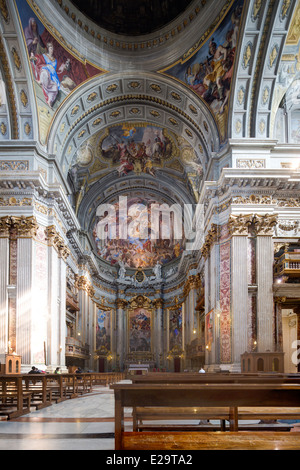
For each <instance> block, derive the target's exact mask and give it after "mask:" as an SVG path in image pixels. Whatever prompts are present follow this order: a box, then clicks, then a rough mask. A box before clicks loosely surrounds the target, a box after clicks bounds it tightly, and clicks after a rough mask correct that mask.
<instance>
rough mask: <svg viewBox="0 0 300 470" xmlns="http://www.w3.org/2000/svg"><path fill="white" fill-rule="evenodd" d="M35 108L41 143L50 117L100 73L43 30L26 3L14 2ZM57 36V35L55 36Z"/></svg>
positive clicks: (100, 71) (44, 28)
mask: <svg viewBox="0 0 300 470" xmlns="http://www.w3.org/2000/svg"><path fill="white" fill-rule="evenodd" d="M16 5H17V8H18V12H19V17H20V22H21V25H22V28H23V34H24V41H25V44H26V48H27V52H28V60H29V63H30V67H31V70H32V77H33V80H34V86H35V92H36V98H37V103H38V108H39V123H40V134H41V140H42V143H45V140H46V136H47V132H48V129H49V126H50V124H51V121H52V118H53V115H54V113H55V111H56V110H57V109H58V107H59V106H60V105H61V103H62V102H63V101H64V100H65V99H66V98H67V97H68V95H69V94H70V93H71V92H72V91H73V90H75V89H76V88H77V87H78V86H80V85H81V84H82V83H83V82H85V81H87V80H89V79H90V78H92V77H94V76H95V75H99V74H102V73H103V72H104V71H103V70H100V69H98V68H97V67H95V66H93V65H92V64H90V63H88V62H87V61H85V60H84V59H82V58H78V57H76V55H75V51H72V52H71V51H70V50H68V49H67V47H66V46H64V45H62V42H63V38H60V40H58V39H56V38H55V37H54V35H53V34H52V33H51V32H50V31H49V30H48V29H47V28H46V27H45V26H44V24H43V22H42V20H41V19H39V18H38V16H37V15H36V13H35V12H34V11H33V9H32V8H31V6H30V5H29V3H28V2H27V1H24V0H16ZM58 36H59V35H58Z"/></svg>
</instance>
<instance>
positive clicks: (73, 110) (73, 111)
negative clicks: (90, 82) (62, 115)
mask: <svg viewBox="0 0 300 470" xmlns="http://www.w3.org/2000/svg"><path fill="white" fill-rule="evenodd" d="M78 111H79V106H78V105H76V106H74V108H73V109H72V112H71V116H76V114H77V113H78Z"/></svg>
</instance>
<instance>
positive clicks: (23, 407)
mask: <svg viewBox="0 0 300 470" xmlns="http://www.w3.org/2000/svg"><path fill="white" fill-rule="evenodd" d="M31 399H32V392H28V391H24V390H23V381H22V376H20V375H16V376H14V375H9V376H8V375H7V376H0V416H6V417H7V419H13V418H18V417H19V416H22V415H24V414H28V413H30V404H31Z"/></svg>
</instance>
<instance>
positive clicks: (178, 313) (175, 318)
mask: <svg viewBox="0 0 300 470" xmlns="http://www.w3.org/2000/svg"><path fill="white" fill-rule="evenodd" d="M181 346H182V307H181V306H180V307H178V308H176V310H170V318H169V349H170V350H172V349H174V348H177V347H179V348H181Z"/></svg>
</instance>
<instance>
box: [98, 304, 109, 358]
mask: <svg viewBox="0 0 300 470" xmlns="http://www.w3.org/2000/svg"><path fill="white" fill-rule="evenodd" d="M110 331H111V312H110V310H102V309H99V310H98V311H97V318H96V350H107V351H110V349H111V337H110Z"/></svg>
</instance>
